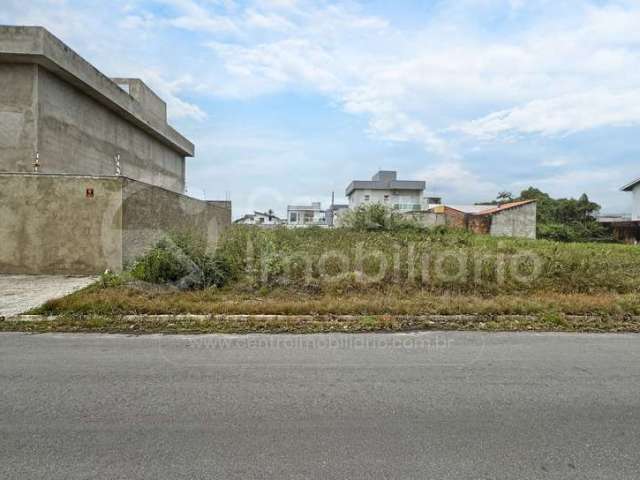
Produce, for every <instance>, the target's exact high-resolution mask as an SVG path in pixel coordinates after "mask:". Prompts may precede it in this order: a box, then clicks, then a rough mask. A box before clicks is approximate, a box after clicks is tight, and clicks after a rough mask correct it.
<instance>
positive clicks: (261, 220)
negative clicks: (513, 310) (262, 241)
mask: <svg viewBox="0 0 640 480" xmlns="http://www.w3.org/2000/svg"><path fill="white" fill-rule="evenodd" d="M256 223H264V218H262V217H259V218H256Z"/></svg>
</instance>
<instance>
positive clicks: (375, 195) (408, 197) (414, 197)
mask: <svg viewBox="0 0 640 480" xmlns="http://www.w3.org/2000/svg"><path fill="white" fill-rule="evenodd" d="M424 189H425V182H424V181H421V180H398V174H397V172H395V171H391V170H380V171H379V172H378V173H376V174H375V175H374V176H373V177H372V178H371V180H354V181H352V182H351V183H350V184H349V186H348V187H347V190H346V192H345V193H346V196H347V198H348V199H349V208H357V207H359V206H360V205H366V204H369V203H381V204H383V205H387V206H389V208H393V209H394V210H399V211H402V212H410V211H415V210H420V209H421V208H422V204H423V194H424Z"/></svg>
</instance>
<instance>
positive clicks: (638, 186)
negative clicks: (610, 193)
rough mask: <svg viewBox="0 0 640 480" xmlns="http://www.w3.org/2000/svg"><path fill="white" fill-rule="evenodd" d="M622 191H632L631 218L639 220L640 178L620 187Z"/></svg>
mask: <svg viewBox="0 0 640 480" xmlns="http://www.w3.org/2000/svg"><path fill="white" fill-rule="evenodd" d="M622 191H623V192H632V193H633V204H632V207H631V220H633V221H636V220H640V178H636V179H635V180H634V181H633V182H631V183H629V184H627V185H625V186H624V187H622Z"/></svg>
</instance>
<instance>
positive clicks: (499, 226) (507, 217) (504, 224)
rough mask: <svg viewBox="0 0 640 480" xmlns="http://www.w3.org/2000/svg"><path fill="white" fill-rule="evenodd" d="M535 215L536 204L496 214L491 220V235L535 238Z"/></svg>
mask: <svg viewBox="0 0 640 480" xmlns="http://www.w3.org/2000/svg"><path fill="white" fill-rule="evenodd" d="M536 214H537V206H536V203H529V204H527V205H523V206H521V207H515V208H510V209H508V210H505V211H503V212H498V213H496V214H494V215H492V218H491V235H492V236H494V237H522V238H536V224H537V223H536Z"/></svg>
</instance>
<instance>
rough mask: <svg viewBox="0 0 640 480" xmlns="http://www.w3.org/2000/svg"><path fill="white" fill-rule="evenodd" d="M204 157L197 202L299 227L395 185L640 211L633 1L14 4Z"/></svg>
mask: <svg viewBox="0 0 640 480" xmlns="http://www.w3.org/2000/svg"><path fill="white" fill-rule="evenodd" d="M0 23H4V24H25V25H42V26H45V27H46V28H48V29H49V30H50V31H51V32H53V33H54V34H55V35H57V36H58V37H60V38H61V39H62V40H63V41H64V42H65V43H67V44H68V45H70V46H71V47H72V48H73V49H74V50H76V51H77V52H78V53H79V54H80V55H82V56H83V57H85V58H86V59H87V60H89V61H90V62H92V63H93V64H94V65H96V66H97V67H98V68H99V69H100V70H102V71H103V72H104V73H105V74H107V75H109V76H130V77H139V78H142V79H143V80H144V81H145V82H147V83H148V84H149V85H150V86H151V87H152V88H153V89H154V90H156V91H157V93H159V94H160V95H161V96H162V97H163V98H164V99H165V100H166V101H167V103H168V109H169V115H170V122H171V123H172V124H173V125H174V126H175V127H176V128H177V129H178V130H179V131H181V132H182V133H183V134H185V135H186V136H187V137H188V138H190V139H191V140H192V141H193V142H194V143H195V144H196V157H195V158H193V159H190V160H188V165H187V172H188V173H187V175H188V178H187V182H188V185H189V187H190V191H191V192H192V193H194V194H195V195H197V196H202V195H206V197H208V198H211V199H223V198H225V196H226V195H227V194H229V195H230V197H231V199H232V200H233V202H234V217H237V216H239V215H240V214H241V213H244V212H246V211H249V210H251V209H254V208H255V209H260V210H261V209H268V208H273V209H274V210H276V211H277V212H283V211H284V210H285V209H286V204H287V203H302V202H309V201H323V203H325V204H326V203H328V201H329V199H330V196H331V191H335V192H336V199H337V200H343V196H344V189H345V187H346V186H347V184H348V183H349V182H350V181H351V180H353V179H368V178H369V177H370V176H371V175H372V174H373V173H375V171H376V170H377V169H379V168H382V169H394V170H398V172H399V176H400V177H401V178H404V179H415V180H425V181H426V182H427V190H428V192H427V193H428V194H430V195H441V196H443V197H444V199H445V201H447V202H449V203H458V204H459V203H471V202H475V201H482V200H489V199H493V198H495V195H496V193H497V192H498V191H502V190H509V191H512V192H514V193H518V192H520V190H522V189H524V188H526V187H528V186H529V185H533V186H536V187H538V188H540V189H542V190H545V191H548V192H550V193H551V194H552V195H554V196H577V195H580V194H581V193H583V192H586V193H587V194H588V195H589V196H590V197H592V199H594V200H595V201H597V202H599V203H601V204H602V205H603V206H604V211H608V212H624V211H629V210H630V203H631V199H630V197H629V196H628V194H624V193H621V192H619V188H620V186H622V185H623V184H625V183H627V182H628V181H630V180H632V179H634V178H637V177H639V176H640V2H639V1H634V0H618V1H609V2H607V1H595V0H594V1H586V0H575V1H573V0H566V1H563V0H530V1H527V0H452V1H428V0H423V1H418V0H416V1H402V0H394V1H387V0H363V1H361V2H357V1H346V2H329V1H327V2H325V1H312V0H249V1H235V0H128V1H125V0H123V1H117V0H111V1H103V0H2V1H1V6H0Z"/></svg>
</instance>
